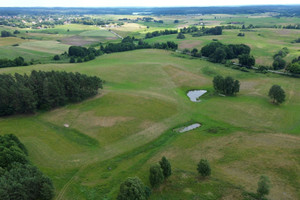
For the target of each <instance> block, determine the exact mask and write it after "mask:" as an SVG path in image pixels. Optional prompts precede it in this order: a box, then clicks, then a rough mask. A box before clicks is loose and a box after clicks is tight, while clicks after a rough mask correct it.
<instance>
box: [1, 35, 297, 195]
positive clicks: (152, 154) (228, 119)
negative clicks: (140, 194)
mask: <svg viewBox="0 0 300 200" xmlns="http://www.w3.org/2000/svg"><path fill="white" fill-rule="evenodd" d="M224 37H226V35H224ZM202 38H203V37H202ZM33 69H35V70H46V71H48V70H65V71H68V72H70V71H73V72H80V73H85V74H88V75H96V76H99V77H101V78H102V79H104V80H105V81H106V84H105V86H104V89H103V90H102V91H101V93H100V94H99V95H98V96H96V97H95V98H92V99H89V100H87V101H85V102H82V103H78V104H71V105H68V106H65V107H62V108H58V109H55V110H53V111H50V112H42V113H37V114H35V115H28V116H13V117H6V118H0V134H5V133H13V134H16V135H17V136H18V137H19V138H20V139H21V141H22V142H23V143H24V144H25V145H26V147H27V148H28V150H29V155H30V160H31V161H32V162H33V163H34V164H35V165H37V166H38V167H39V168H40V169H41V170H42V171H43V172H44V173H46V174H47V175H48V176H50V177H51V178H52V180H53V181H54V184H55V188H56V199H115V197H116V195H117V193H118V190H119V185H120V182H121V181H123V180H124V179H125V178H126V177H128V176H136V175H137V176H139V177H140V178H141V179H142V180H143V181H144V182H145V183H146V184H147V185H149V181H148V174H149V167H150V165H151V164H153V163H155V162H157V161H159V160H160V158H161V157H162V156H163V155H165V156H166V157H167V158H168V159H169V160H170V162H171V164H172V167H173V175H172V176H171V178H170V179H169V180H168V181H167V182H166V183H165V184H164V185H163V186H162V187H161V188H159V189H158V190H155V191H154V192H153V194H152V196H151V199H243V197H242V192H243V191H250V192H255V191H256V187H257V181H258V179H259V176H260V175H261V174H266V175H267V176H269V177H270V180H271V182H272V188H271V193H270V195H269V197H270V198H271V199H298V198H300V193H299V191H300V188H299V185H300V177H299V170H300V159H299V158H300V151H299V149H300V142H299V138H300V137H299V133H300V126H299V117H300V116H299V113H300V104H299V102H300V95H299V92H298V91H299V90H300V79H295V78H290V77H284V76H278V75H272V74H267V75H263V74H256V73H245V72H240V71H236V70H232V69H229V68H226V67H224V66H223V65H218V64H212V63H209V62H206V61H202V60H199V59H186V58H180V57H178V56H176V54H174V53H172V52H168V51H163V50H137V51H131V52H124V53H114V54H108V55H103V56H100V57H98V58H97V59H96V60H94V61H90V62H86V63H81V64H46V65H35V66H28V67H16V68H5V69H0V73H15V72H18V73H29V72H30V71H31V70H33ZM217 74H220V75H223V76H224V75H225V76H226V75H231V76H233V77H234V78H236V79H239V80H240V82H241V92H240V93H239V94H238V95H237V96H236V97H220V96H216V95H214V93H213V88H212V79H213V76H215V75H217ZM273 84H279V85H281V86H282V87H283V89H284V90H285V91H286V95H287V100H286V102H285V103H283V104H282V105H280V106H275V105H273V104H271V103H270V101H269V99H268V97H267V93H268V90H269V88H270V87H271V86H272V85H273ZM190 89H206V90H208V93H207V94H206V95H205V96H204V97H203V98H202V102H200V103H193V102H190V101H189V99H188V98H187V96H186V92H187V91H188V90H190ZM192 122H199V123H201V124H202V127H201V128H199V129H195V130H193V131H190V132H186V133H180V134H179V133H175V132H173V131H172V130H173V129H174V128H176V127H180V126H182V125H185V124H189V123H192ZM64 124H69V125H70V127H69V128H65V127H64ZM201 158H206V159H208V160H209V161H210V163H211V166H212V176H211V178H210V179H206V180H201V179H199V177H198V175H197V173H196V164H197V163H198V162H199V160H200V159H201Z"/></svg>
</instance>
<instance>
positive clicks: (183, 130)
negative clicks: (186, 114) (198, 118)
mask: <svg viewBox="0 0 300 200" xmlns="http://www.w3.org/2000/svg"><path fill="white" fill-rule="evenodd" d="M200 126H201V124H199V123H195V124H191V125H189V126H185V127H182V128H180V129H178V132H179V133H184V132H187V131H190V130H193V129H196V128H199V127H200Z"/></svg>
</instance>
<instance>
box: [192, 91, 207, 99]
mask: <svg viewBox="0 0 300 200" xmlns="http://www.w3.org/2000/svg"><path fill="white" fill-rule="evenodd" d="M206 92H207V90H191V91H189V92H188V93H187V96H188V97H189V98H190V100H191V101H192V102H200V101H201V100H199V97H201V96H202V95H203V94H205V93H206Z"/></svg>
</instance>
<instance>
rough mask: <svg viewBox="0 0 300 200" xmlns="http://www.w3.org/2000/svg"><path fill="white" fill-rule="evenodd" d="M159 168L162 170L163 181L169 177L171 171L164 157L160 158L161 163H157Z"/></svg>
mask: <svg viewBox="0 0 300 200" xmlns="http://www.w3.org/2000/svg"><path fill="white" fill-rule="evenodd" d="M159 164H160V167H161V168H162V171H163V174H164V177H165V179H166V178H168V177H169V176H171V174H172V169H171V164H170V162H169V161H168V160H167V158H166V157H165V156H163V157H162V158H161V161H159Z"/></svg>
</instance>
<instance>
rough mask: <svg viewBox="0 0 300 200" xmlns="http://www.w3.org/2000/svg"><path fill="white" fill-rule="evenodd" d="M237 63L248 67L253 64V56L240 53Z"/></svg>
mask: <svg viewBox="0 0 300 200" xmlns="http://www.w3.org/2000/svg"><path fill="white" fill-rule="evenodd" d="M239 64H241V65H243V66H246V67H247V68H250V67H251V66H254V65H255V58H254V57H253V56H250V55H249V54H242V55H240V56H239Z"/></svg>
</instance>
